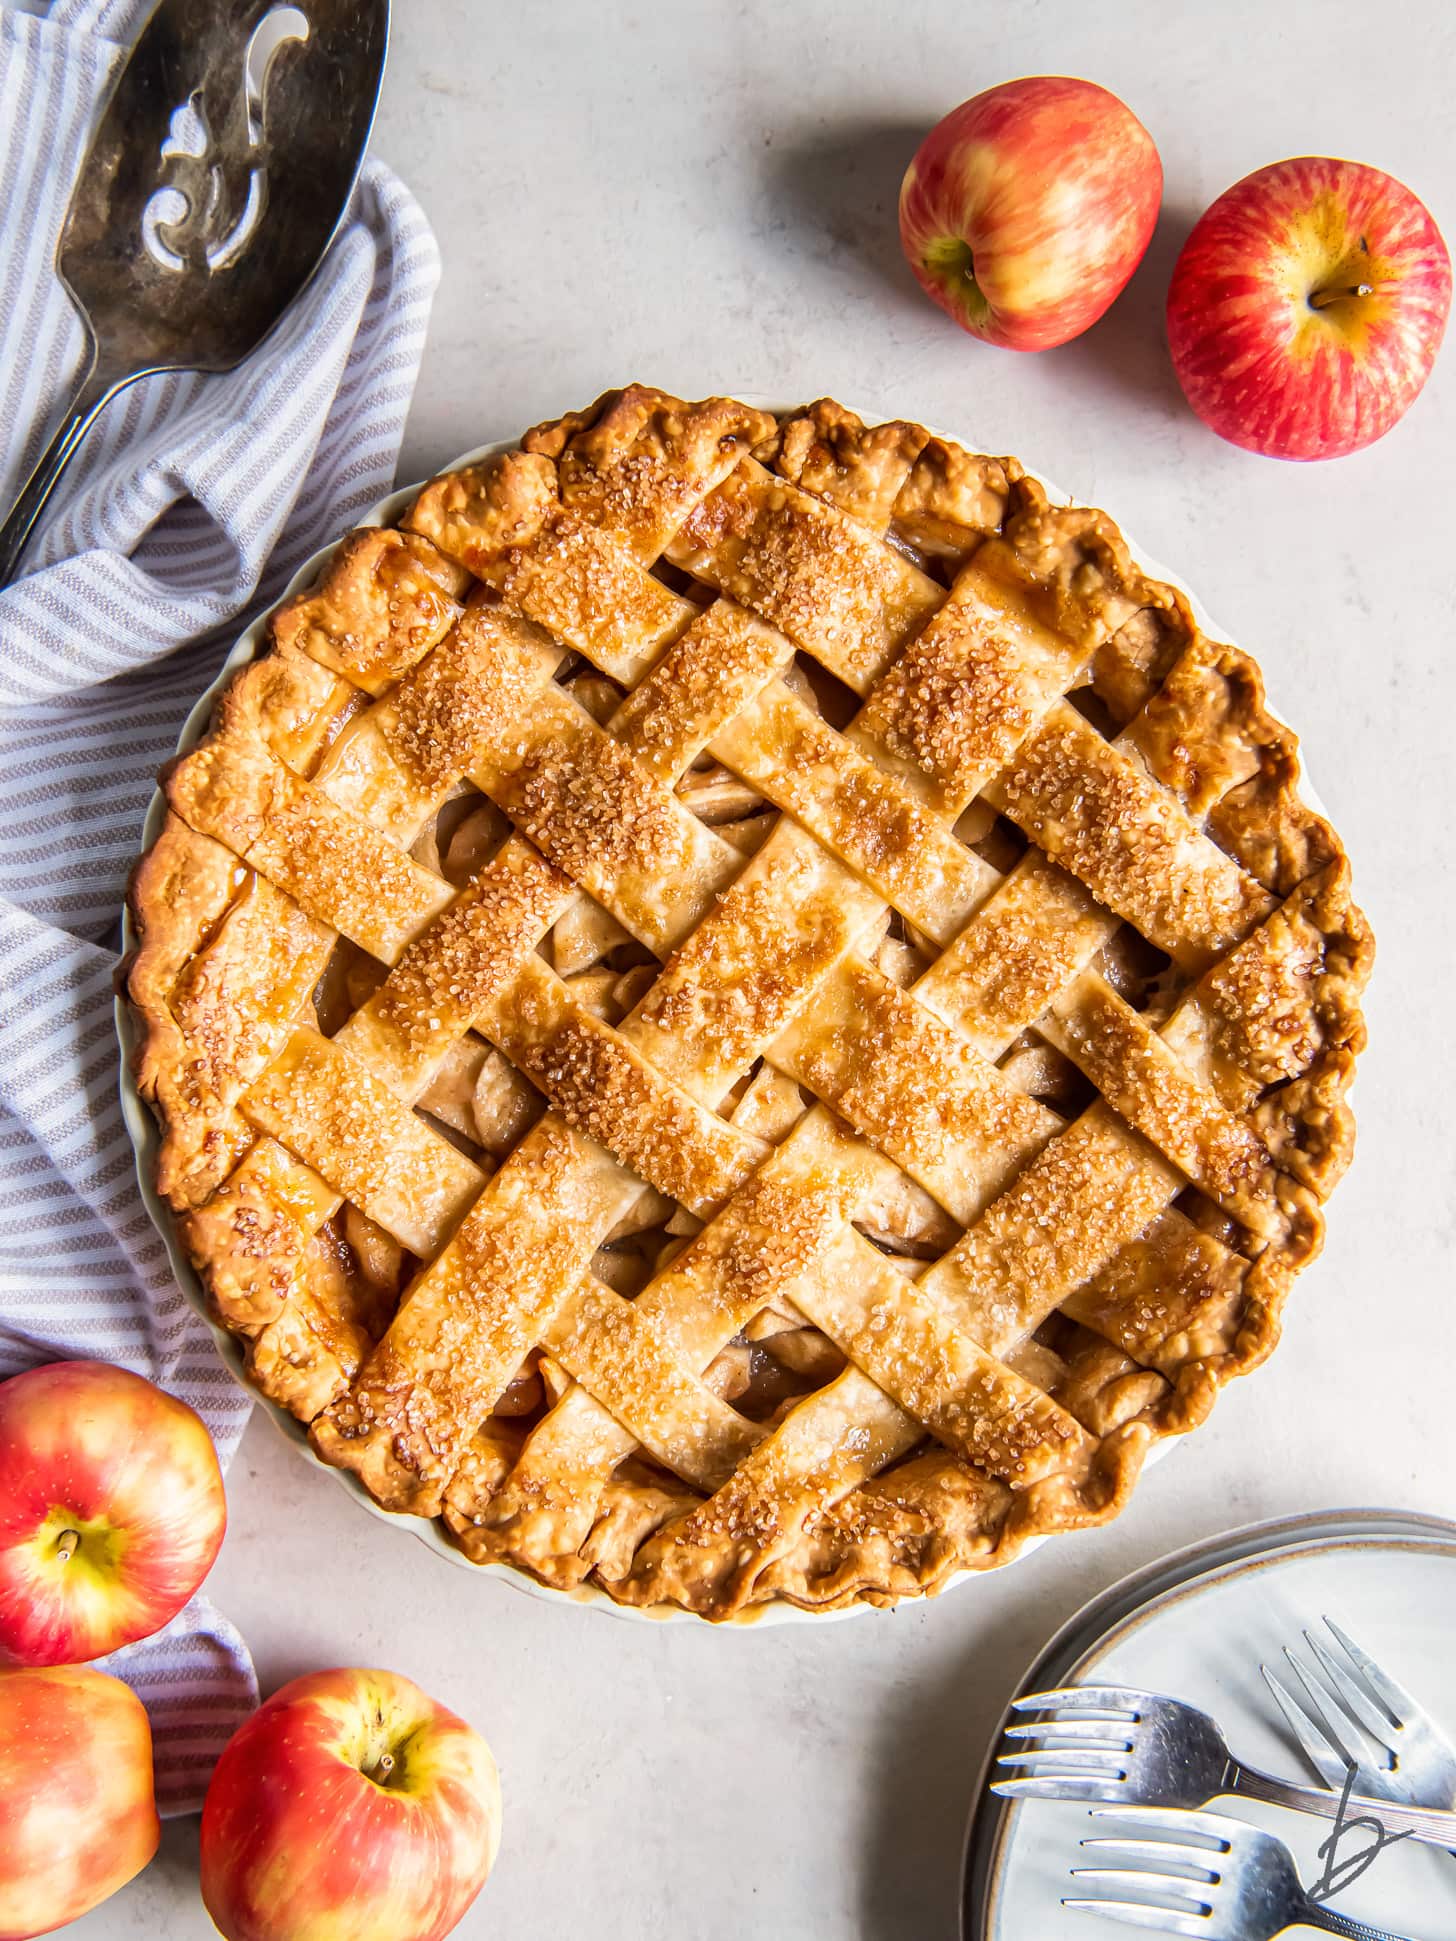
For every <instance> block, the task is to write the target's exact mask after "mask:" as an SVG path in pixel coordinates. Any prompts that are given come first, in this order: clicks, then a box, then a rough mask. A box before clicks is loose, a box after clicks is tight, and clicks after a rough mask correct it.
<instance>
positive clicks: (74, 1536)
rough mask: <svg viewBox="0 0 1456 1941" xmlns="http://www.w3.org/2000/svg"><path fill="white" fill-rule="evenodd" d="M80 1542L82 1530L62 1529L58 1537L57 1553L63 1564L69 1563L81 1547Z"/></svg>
mask: <svg viewBox="0 0 1456 1941" xmlns="http://www.w3.org/2000/svg"><path fill="white" fill-rule="evenodd" d="M80 1544H81V1532H80V1531H79V1530H62V1532H61V1534H60V1536H59V1537H58V1538H57V1539H56V1555H57V1556H58V1557H59V1558H60V1560H61V1562H62V1563H63V1564H68V1563H69V1562H70V1561H71V1559H72V1557H74V1556H75V1554H76V1552H77V1550H78V1549H79V1548H80Z"/></svg>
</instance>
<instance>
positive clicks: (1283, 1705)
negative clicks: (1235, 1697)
mask: <svg viewBox="0 0 1456 1941" xmlns="http://www.w3.org/2000/svg"><path fill="white" fill-rule="evenodd" d="M1259 1673H1260V1676H1261V1677H1262V1678H1263V1680H1264V1683H1265V1684H1266V1685H1267V1686H1268V1687H1269V1690H1270V1691H1271V1692H1272V1693H1273V1695H1274V1703H1275V1704H1276V1705H1277V1706H1278V1707H1279V1709H1280V1711H1281V1712H1282V1713H1283V1714H1284V1717H1285V1719H1286V1720H1287V1721H1288V1724H1289V1729H1290V1731H1291V1732H1292V1733H1293V1734H1294V1736H1295V1738H1296V1739H1297V1740H1298V1741H1299V1748H1300V1751H1301V1752H1303V1754H1304V1756H1305V1758H1306V1759H1307V1760H1308V1761H1309V1763H1310V1766H1311V1767H1312V1769H1313V1771H1314V1773H1315V1776H1316V1777H1317V1778H1318V1779H1319V1780H1320V1782H1321V1784H1323V1785H1325V1786H1329V1787H1331V1788H1334V1789H1336V1790H1338V1788H1340V1787H1341V1786H1343V1785H1344V1783H1345V1774H1346V1772H1347V1771H1348V1770H1349V1769H1348V1767H1347V1766H1346V1765H1345V1762H1344V1760H1343V1759H1340V1758H1339V1757H1337V1756H1336V1754H1335V1753H1334V1752H1333V1751H1332V1750H1331V1748H1330V1744H1329V1741H1328V1740H1326V1739H1325V1738H1323V1737H1322V1736H1321V1734H1320V1732H1319V1730H1318V1728H1317V1727H1316V1726H1315V1725H1314V1723H1313V1722H1312V1720H1311V1719H1310V1718H1309V1717H1308V1715H1307V1714H1306V1713H1305V1711H1304V1709H1303V1707H1302V1706H1301V1705H1300V1703H1299V1700H1298V1699H1297V1698H1295V1697H1294V1695H1293V1694H1292V1693H1291V1692H1287V1691H1286V1690H1285V1689H1284V1687H1283V1686H1282V1685H1281V1684H1280V1683H1279V1680H1278V1679H1277V1678H1276V1677H1275V1676H1274V1674H1273V1672H1272V1671H1270V1669H1269V1667H1268V1666H1267V1665H1260V1667H1259Z"/></svg>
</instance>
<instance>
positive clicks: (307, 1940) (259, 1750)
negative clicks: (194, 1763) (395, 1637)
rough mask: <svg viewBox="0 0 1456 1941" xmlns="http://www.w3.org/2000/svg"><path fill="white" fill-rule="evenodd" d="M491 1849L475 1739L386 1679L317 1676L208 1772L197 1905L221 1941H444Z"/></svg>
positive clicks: (495, 1803) (358, 1674) (483, 1773)
mask: <svg viewBox="0 0 1456 1941" xmlns="http://www.w3.org/2000/svg"><path fill="white" fill-rule="evenodd" d="M499 1844H500V1784H499V1781H498V1780H497V1778H496V1770H495V1761H494V1760H493V1759H492V1758H491V1754H490V1747H489V1746H488V1745H487V1744H486V1743H485V1740H484V1739H482V1738H481V1736H480V1734H479V1733H478V1732H475V1731H473V1730H472V1729H471V1727H470V1726H468V1725H466V1723H465V1722H464V1720H463V1719H458V1718H456V1716H455V1714H454V1713H453V1712H447V1711H446V1710H445V1708H444V1706H443V1705H437V1704H436V1703H435V1701H434V1700H433V1699H432V1698H427V1697H426V1696H425V1694H424V1693H423V1692H422V1691H421V1690H420V1688H419V1686H418V1685H412V1684H411V1683H410V1681H409V1679H407V1678H400V1677H399V1676H397V1675H396V1674H395V1673H394V1672H389V1671H319V1672H312V1673H310V1674H309V1675H308V1676H307V1677H304V1678H295V1679H294V1681H293V1683H292V1684H291V1685H285V1686H284V1687H283V1689H282V1691H280V1692H275V1693H274V1695H273V1696H272V1698H270V1699H269V1700H268V1702H267V1704H266V1705H264V1706H262V1707H261V1708H260V1709H259V1710H258V1711H256V1712H255V1713H254V1714H253V1716H252V1717H251V1718H250V1719H249V1720H248V1721H247V1722H246V1723H245V1724H244V1725H242V1726H240V1727H239V1728H238V1730H237V1732H235V1733H234V1735H233V1737H232V1739H231V1741H230V1742H229V1744H228V1746H227V1749H226V1750H225V1751H224V1753H223V1755H222V1757H221V1759H219V1760H218V1762H217V1767H216V1769H215V1771H214V1772H213V1775H212V1783H211V1785H210V1786H209V1787H208V1789H207V1800H206V1803H205V1804H204V1806H203V1809H202V1898H203V1901H204V1902H205V1903H206V1906H207V1911H208V1913H209V1914H210V1915H211V1916H212V1918H213V1920H214V1921H215V1922H216V1923H217V1926H218V1927H219V1928H220V1929H221V1931H222V1933H223V1934H224V1935H225V1936H226V1941H315V1938H316V1937H318V1936H322V1935H324V1934H327V1935H328V1937H329V1941H405V1937H408V1941H439V1937H440V1936H442V1935H446V1934H448V1933H449V1932H450V1930H451V1929H452V1928H453V1927H454V1926H455V1924H456V1922H457V1921H459V1919H460V1917H461V1916H462V1915H463V1914H464V1912H465V1910H466V1908H467V1907H469V1905H470V1903H471V1902H472V1901H473V1900H474V1899H475V1897H476V1895H477V1894H478V1893H479V1892H480V1890H481V1888H482V1887H483V1886H484V1885H485V1877H486V1875H487V1874H488V1873H489V1872H490V1869H491V1866H492V1863H493V1862H494V1860H495V1855H496V1848H497V1847H498V1846H499Z"/></svg>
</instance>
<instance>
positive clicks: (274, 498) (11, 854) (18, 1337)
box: [0, 0, 439, 1812]
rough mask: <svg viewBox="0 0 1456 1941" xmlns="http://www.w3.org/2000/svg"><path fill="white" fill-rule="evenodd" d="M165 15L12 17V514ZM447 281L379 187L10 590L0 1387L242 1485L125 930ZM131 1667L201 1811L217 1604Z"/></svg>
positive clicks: (162, 1780) (189, 378) (170, 1768)
mask: <svg viewBox="0 0 1456 1941" xmlns="http://www.w3.org/2000/svg"><path fill="white" fill-rule="evenodd" d="M151 4H152V0H56V4H54V5H53V6H52V7H51V8H50V9H49V11H48V12H45V13H43V14H42V13H37V12H34V11H31V10H29V9H25V8H21V7H19V6H12V5H5V4H0V400H3V402H0V499H3V501H4V503H5V505H6V506H8V505H9V503H10V502H11V500H12V499H13V498H14V495H15V493H16V492H17V491H18V490H19V487H20V485H21V484H22V483H23V481H24V479H25V478H26V476H27V475H28V473H29V470H30V468H31V466H32V465H33V463H34V462H35V459H36V458H37V457H38V455H39V453H40V451H41V450H42V449H43V447H44V445H45V443H46V441H47V438H48V436H49V433H50V429H51V426H52V425H53V423H54V422H55V420H56V419H57V418H58V416H59V413H60V411H61V408H62V405H63V403H64V400H65V398H66V396H67V395H68V392H69V387H70V384H71V382H72V380H73V378H74V375H75V373H76V370H77V366H78V362H79V359H80V356H81V351H82V333H81V328H80V326H79V324H78V323H77V321H76V318H75V315H74V313H73V311H72V308H71V306H70V304H69V302H68V300H67V298H66V296H65V294H64V292H63V290H62V289H61V286H60V284H59V282H58V280H57V278H56V276H55V273H54V269H53V262H54V256H55V247H56V240H57V237H58V235H59V232H60V228H61V224H62V221H63V219H64V216H65V211H66V207H67V204H68V202H69V200H70V193H71V187H72V183H73V180H74V176H75V172H76V169H77V167H78V165H79V163H80V160H81V157H82V155H83V154H84V151H85V147H86V143H87V140H88V137H89V133H90V129H91V126H92V124H93V122H94V120H95V117H96V113H97V109H98V106H99V103H100V101H101V98H102V96H103V95H104V93H105V90H106V87H107V84H108V81H109V80H110V79H111V77H112V76H113V75H114V73H115V72H116V69H117V66H118V64H119V63H120V62H121V61H122V60H123V59H124V58H125V53H126V48H127V46H128V44H129V43H130V41H131V40H132V39H133V38H134V37H135V35H136V33H137V32H138V31H139V29H140V27H141V24H142V22H143V21H144V20H145V18H146V15H147V13H148V11H149V10H150V6H151ZM438 276H439V259H438V255H437V252H436V248H435V242H434V238H433V236H432V235H431V232H430V229H429V225H428V223H427V222H426V220H425V218H424V215H423V213H422V212H421V210H420V208H419V206H418V205H417V204H416V202H415V201H414V199H413V198H412V197H411V195H410V194H409V192H408V191H407V190H406V189H405V188H404V187H403V185H402V184H401V183H400V182H399V181H397V180H396V178H395V177H394V176H393V175H392V174H391V173H390V171H389V170H388V169H386V168H385V167H384V166H383V165H382V164H380V163H378V162H371V163H369V164H368V165H366V167H365V169H364V172H363V174H362V176H361V178H360V181H359V185H358V188H357V190H356V192H355V197H354V202H353V205H352V208H351V210H350V212H349V219H348V220H347V222H346V223H345V225H344V227H343V228H342V229H341V231H340V233H339V235H338V237H337V238H336V240H335V242H334V245H333V247H332V249H331V250H330V252H329V255H328V257H327V259H326V260H325V263H324V265H323V267H322V269H321V270H320V272H319V274H318V276H317V277H316V278H315V279H314V281H313V282H312V283H311V284H310V286H309V287H308V289H307V290H306V291H305V292H304V294H303V296H302V297H301V298H300V299H299V301H298V303H297V304H296V305H295V306H294V308H293V310H292V311H291V312H290V314H289V316H288V317H287V319H286V320H285V322H284V323H283V324H282V326H281V327H280V328H279V329H278V330H277V331H276V332H275V333H274V334H273V336H272V337H270V338H269V339H268V341H267V342H266V343H265V344H264V345H263V346H262V348H261V349H260V350H259V351H258V352H257V353H256V354H255V355H254V356H253V357H252V358H251V359H250V360H249V361H248V362H247V363H246V364H245V365H243V366H242V367H240V368H239V369H238V370H237V371H234V372H232V373H230V374H228V375H225V376H220V377H219V376H214V377H205V378H204V377H199V376H195V375H184V376H168V377H158V378H151V379H147V380H144V381H143V382H142V383H140V384H137V385H134V386H133V387H132V388H131V389H130V390H129V391H126V392H123V393H122V395H121V396H120V397H119V398H118V399H116V400H114V401H113V403H112V404H111V405H109V406H108V407H107V409H106V411H105V412H104V413H103V415H102V417H101V420H100V421H99V423H98V424H97V425H96V426H95V427H94V428H93V430H92V433H91V435H90V437H89V438H88V440H87V441H86V444H85V445H84V446H83V448H82V451H81V454H80V455H79V456H78V458H77V459H76V460H75V462H74V463H73V466H72V469H71V471H70V473H69V474H68V475H67V477H66V479H65V480H64V481H63V484H62V486H61V488H59V493H58V503H57V504H56V506H55V509H54V511H53V512H52V513H51V514H50V515H49V517H48V521H47V524H46V526H45V528H44V529H43V530H42V531H41V532H40V533H39V534H38V535H37V537H36V538H35V540H34V541H33V542H32V545H31V549H30V552H29V553H28V554H27V557H26V560H25V562H24V570H25V572H26V575H27V577H25V578H24V579H22V580H20V581H18V582H17V583H16V584H15V585H13V586H11V587H10V588H8V589H6V590H5V591H3V592H0V1376H5V1375H9V1374H13V1373H15V1372H17V1371H18V1370H20V1369H22V1368H26V1367H29V1366H31V1365H33V1364H34V1363H37V1362H41V1361H47V1360H52V1359H55V1358H57V1357H60V1356H75V1355H85V1356H93V1357H96V1358H98V1359H103V1360H109V1361H116V1362H122V1363H124V1364H125V1365H126V1366H127V1367H130V1368H134V1369H136V1370H138V1371H139V1372H140V1373H142V1374H145V1375H147V1376H149V1377H151V1378H152V1379H153V1380H155V1381H158V1382H160V1383H161V1384H162V1386H164V1387H165V1388H168V1389H170V1390H171V1391H172V1392H173V1393H174V1394H177V1395H180V1396H181V1397H183V1399H184V1400H186V1401H188V1402H189V1403H191V1405H192V1406H193V1407H194V1408H195V1409H197V1411H198V1412H199V1414H200V1415H201V1416H202V1417H203V1419H204V1420H205V1421H206V1423H207V1425H208V1427H209V1429H210V1430H211V1431H212V1434H213V1437H214V1439H215V1441H216V1443H217V1446H218V1450H219V1453H220V1455H221V1456H222V1459H223V1461H224V1463H226V1462H227V1460H228V1458H229V1457H230V1456H231V1455H232V1453H233V1450H234V1449H235V1448H236V1446H237V1441H238V1438H239V1436H240V1435H241V1433H242V1428H243V1424H244V1421H245V1420H246V1417H247V1413H248V1402H247V1399H246V1397H245V1396H244V1395H243V1394H242V1392H241V1391H240V1390H239V1389H238V1388H237V1387H236V1386H235V1384H234V1383H233V1381H232V1379H231V1377H230V1376H229V1375H228V1373H227V1371H226V1370H225V1369H224V1367H223V1366H222V1363H221V1361H220V1360H219V1359H218V1357H217V1355H216V1354H215V1352H214V1350H213V1346H212V1342H211V1339H210V1337H209V1336H208V1334H207V1332H206V1330H205V1328H204V1327H203V1326H202V1324H201V1323H200V1322H199V1321H198V1320H197V1319H196V1317H195V1316H194V1315H193V1313H192V1311H191V1309H190V1308H189V1307H188V1306H187V1304H186V1302H185V1300H184V1299H183V1297H182V1295H181V1294H180V1292H179V1291H178V1289H177V1287H176V1284H175V1282H174V1281H173V1279H172V1276H171V1274H170V1272H169V1270H168V1266H167V1257H166V1254H165V1252H164V1250H163V1247H162V1244H161V1242H160V1240H159V1239H158V1238H157V1236H156V1234H155V1233H154V1231H153V1229H152V1227H151V1225H150V1223H149V1221H148V1218H147V1215H146V1212H145V1210H144V1208H143V1205H142V1202H141V1199H140V1197H139V1195H138V1192H137V1189H136V1182H135V1171H134V1164H133V1156H132V1148H131V1144H130V1141H129V1139H128V1136H127V1133H126V1130H125V1128H124V1126H123V1123H122V1119H121V1113H120V1109H119V1106H118V1104H117V1048H116V1041H115V1036H114V1032H113V1025H112V1010H111V1004H112V977H113V973H114V971H115V967H116V956H115V950H114V945H115V942H116V924H117V918H118V914H119V911H120V906H121V902H122V897H123V893H124V889H125V883H126V877H127V873H128V870H129V868H130V866H131V863H132V861H133V859H134V857H135V854H136V851H137V846H138V837H139V832H140V829H141V823H142V817H143V814H144V812H145V809H146V805H147V802H148V799H149V797H150V795H151V792H152V788H153V779H154V776H155V774H156V770H157V768H158V766H159V765H160V764H161V763H162V762H163V761H164V760H165V759H166V757H167V756H168V755H169V754H170V753H171V752H172V749H173V746H174V744H175V742H176V738H177V733H178V729H179V727H180V725H181V723H182V721H183V719H184V717H185V716H186V714H187V712H188V710H189V708H190V706H191V704H192V702H193V701H194V700H195V698H196V696H197V695H198V694H199V693H200V691H201V690H202V689H203V688H204V687H205V686H206V685H207V683H208V681H209V680H210V679H211V678H212V676H213V674H214V673H215V671H216V669H217V666H218V664H219V662H220V661H221V658H222V656H223V654H224V653H225V651H226V648H227V646H228V644H229V643H230V641H231V640H232V639H233V638H234V637H235V635H236V634H237V632H238V631H239V630H240V627H241V625H242V623H243V616H245V615H246V614H247V613H248V611H249V610H250V609H253V608H256V607H257V605H258V604H259V603H260V602H263V601H266V600H268V599H269V598H271V597H272V596H273V595H274V594H275V593H276V592H277V590H278V589H279V588H280V587H281V586H282V585H283V584H284V582H285V581H286V580H287V579H288V578H289V576H290V575H291V574H292V573H293V572H294V570H295V569H296V568H297V566H298V565H299V563H300V562H301V561H302V560H303V559H305V558H306V557H307V556H308V554H310V553H311V552H313V551H315V550H316V549H317V548H318V547H319V546H321V545H323V544H325V543H327V542H328V541H329V540H331V539H333V538H335V537H337V535H338V534H339V533H340V532H342V531H343V530H345V529H346V528H347V527H348V525H349V524H350V523H351V521H352V520H353V519H355V518H356V517H357V516H358V515H359V513H360V512H361V511H362V510H363V509H364V508H365V507H367V506H368V505H370V504H371V503H372V502H373V501H374V500H376V499H378V498H380V497H381V496H382V495H383V494H384V493H385V492H387V491H388V490H389V489H390V487H391V485H392V484H393V480H394V468H395V462H396V459H397V457H398V452H399V441H400V435H401V432H402V430H403V426H404V419H405V414H406V411H407V409H408V406H409V401H410V396H411V393H412V391H413V389H414V382H415V377H416V375H417V372H418V369H419V362H420V356H421V353H422V350H423V347H424V338H425V330H426V325H427V322H428V319H429V312H430V304H431V300H432V298H433V295H434V290H435V285H436V282H437V280H438ZM198 643H201V644H198ZM111 1668H112V1669H114V1670H116V1671H117V1672H118V1673H121V1674H123V1675H125V1676H127V1677H129V1678H131V1679H132V1680H133V1682H135V1683H136V1685H137V1688H138V1689H139V1690H141V1691H142V1692H143V1695H144V1697H145V1698H146V1701H147V1704H148V1706H149V1707H150V1708H151V1709H152V1714H153V1725H154V1731H155V1735H156V1742H157V1750H158V1779H159V1801H160V1804H161V1806H162V1809H163V1811H170V1812H183V1811H186V1810H188V1809H189V1808H191V1807H194V1806H196V1804H197V1803H198V1801H199V1799H200V1796H201V1790H202V1788H203V1786H204V1784H205V1781H206V1776H207V1771H208V1769H209V1766H210V1762H211V1759H212V1757H214V1756H215V1754H216V1751H217V1750H218V1748H219V1747H220V1745H221V1743H222V1741H223V1739H224V1738H225V1737H226V1735H227V1733H228V1731H229V1730H230V1729H231V1727H232V1726H233V1725H234V1724H235V1723H236V1722H237V1719H238V1718H239V1717H240V1716H241V1714H242V1713H243V1711H245V1710H246V1709H247V1708H248V1706H249V1705H250V1704H251V1703H253V1702H254V1701H255V1700H256V1684H255V1682H254V1678H253V1672H252V1667H251V1664H250V1662H249V1659H248V1656H247V1652H246V1650H245V1648H244V1647H243V1645H242V1642H241V1640H240V1639H239V1638H238V1637H237V1634H236V1633H235V1632H234V1631H233V1630H232V1628H231V1627H230V1626H228V1625H227V1624H226V1623H225V1622H224V1621H222V1620H221V1619H219V1618H218V1617H217V1615H216V1613H214V1612H212V1611H211V1610H210V1608H209V1607H208V1606H207V1605H206V1604H205V1602H204V1601H203V1600H200V1599H199V1600H198V1601H197V1602H196V1603H195V1604H194V1605H193V1606H191V1607H189V1610H188V1611H187V1612H186V1613H184V1614H183V1616H182V1618H181V1619H179V1620H178V1622H177V1624H176V1625H174V1626H172V1627H170V1628H169V1630H168V1632H167V1633H165V1634H164V1635H163V1636H162V1637H161V1638H160V1639H156V1640H152V1641H149V1642H148V1643H147V1644H145V1645H142V1646H139V1647H136V1648H134V1650H133V1651H132V1652H130V1653H126V1654H120V1655H119V1657H118V1659H117V1661H116V1662H115V1663H114V1664H113V1665H112V1666H111Z"/></svg>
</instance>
